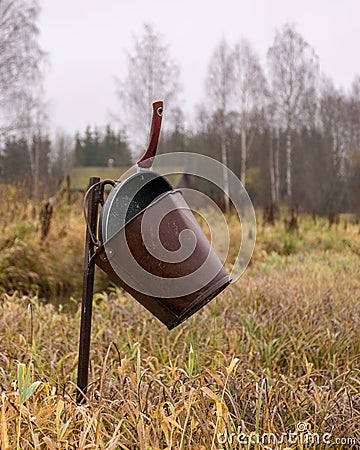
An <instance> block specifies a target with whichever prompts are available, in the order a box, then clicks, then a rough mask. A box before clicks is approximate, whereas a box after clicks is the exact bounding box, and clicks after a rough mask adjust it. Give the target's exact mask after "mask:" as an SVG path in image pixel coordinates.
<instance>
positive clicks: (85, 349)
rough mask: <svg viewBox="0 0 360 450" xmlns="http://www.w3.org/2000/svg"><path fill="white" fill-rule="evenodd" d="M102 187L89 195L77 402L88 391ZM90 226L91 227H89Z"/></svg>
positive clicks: (96, 188) (81, 401) (92, 178)
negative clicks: (95, 244)
mask: <svg viewBox="0 0 360 450" xmlns="http://www.w3.org/2000/svg"><path fill="white" fill-rule="evenodd" d="M99 181H100V178H98V177H91V178H90V180H89V188H90V187H91V186H94V185H95V184H96V183H99ZM101 196H102V187H101V185H100V183H99V184H98V185H97V186H95V187H94V188H93V189H92V190H91V191H90V192H89V195H88V207H87V220H88V223H89V227H86V237H85V257H84V279H83V291H82V307H81V325H80V343H79V358H78V378H77V388H78V391H77V395H76V401H77V403H84V402H85V401H86V391H87V385H88V377H89V355H90V339H91V317H92V299H93V293H94V274H95V263H94V261H93V259H92V256H93V255H94V252H95V248H94V243H93V240H92V238H91V234H90V233H92V235H93V236H96V230H97V220H98V208H99V202H100V201H101ZM89 228H90V229H89Z"/></svg>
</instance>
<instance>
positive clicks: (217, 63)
mask: <svg viewBox="0 0 360 450" xmlns="http://www.w3.org/2000/svg"><path fill="white" fill-rule="evenodd" d="M206 92H207V95H208V102H209V104H208V107H209V110H210V111H211V112H212V113H213V114H215V115H217V116H218V118H219V134H220V155H221V162H222V163H223V165H224V170H223V177H224V194H225V195H224V203H225V205H224V206H225V209H226V210H227V211H228V210H229V206H230V204H229V198H228V194H229V180H228V174H227V171H226V167H227V165H228V155H227V133H226V119H227V116H228V114H229V113H230V111H231V103H232V99H233V93H234V59H233V54H232V51H231V48H230V47H229V45H228V43H227V42H226V40H225V39H222V40H221V42H220V43H219V45H218V46H217V47H216V48H215V50H214V52H213V55H212V57H211V60H210V63H209V68H208V74H207V78H206Z"/></svg>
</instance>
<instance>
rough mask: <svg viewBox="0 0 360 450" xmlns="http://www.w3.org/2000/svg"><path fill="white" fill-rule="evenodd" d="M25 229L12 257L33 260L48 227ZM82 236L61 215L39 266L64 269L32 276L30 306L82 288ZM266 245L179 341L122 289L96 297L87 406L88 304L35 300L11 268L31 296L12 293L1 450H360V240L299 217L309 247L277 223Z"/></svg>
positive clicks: (262, 241) (6, 311)
mask: <svg viewBox="0 0 360 450" xmlns="http://www.w3.org/2000/svg"><path fill="white" fill-rule="evenodd" d="M27 207H28V208H31V205H28V206H27ZM76 208H77V209H76ZM76 208H75V210H76V211H78V210H79V205H77V206H76ZM65 218H66V220H68V221H69V222H70V223H71V227H68V226H67V223H66V222H65ZM29 223H30V222H29V220H28V219H26V220H25V221H19V223H17V224H16V223H15V221H10V220H9V223H7V225H6V227H5V226H4V227H3V230H4V233H3V235H2V238H1V242H2V243H4V242H8V244H7V247H6V246H5V247H4V245H3V244H2V245H3V246H2V248H1V251H2V255H3V254H4V251H5V250H7V251H10V249H11V248H13V247H14V246H15V247H16V245H22V247H21V249H22V250H21V251H22V252H23V256H24V260H27V259H26V258H29V260H30V261H31V258H32V257H33V253H31V251H32V250H31V249H29V246H30V244H31V243H33V244H32V245H34V248H35V249H38V248H40V243H38V242H37V241H36V236H37V235H36V224H35V225H34V229H31V230H30V231H28V232H25V233H22V232H19V227H24V226H25V225H26V224H29ZM28 226H30V225H28ZM61 229H63V234H61V233H59V230H61ZM83 230H84V228H83V223H82V220H81V216H80V213H79V212H77V213H75V212H74V210H73V209H71V210H70V209H69V208H68V207H67V206H65V205H62V206H59V207H58V210H57V211H56V214H55V217H54V220H53V223H52V229H51V233H52V234H51V236H52V238H51V239H49V240H48V242H47V243H46V244H44V245H43V247H42V248H43V258H44V259H43V260H41V261H42V264H48V263H50V262H51V261H53V262H52V264H53V265H54V266H53V268H49V267H48V269H47V271H45V272H42V271H41V270H40V269H41V267H38V268H37V269H36V271H37V272H36V273H37V278H36V283H35V284H36V286H35V289H34V292H35V291H36V289H41V288H42V286H46V285H47V284H49V285H50V286H51V283H52V281H51V277H50V275H51V276H52V277H54V283H58V282H59V280H60V279H61V278H63V283H64V284H66V285H68V286H69V287H70V286H76V284H72V283H74V281H72V278H71V277H75V278H76V276H77V275H76V274H77V271H76V270H73V273H72V274H71V273H70V272H71V271H70V270H69V271H67V270H68V269H67V268H66V267H65V265H66V264H72V267H73V268H74V267H77V265H78V264H81V259H82V239H83ZM258 232H259V235H258V242H257V247H256V251H255V254H254V258H253V261H252V263H251V265H250V267H249V268H248V270H247V272H246V273H245V275H244V277H243V278H242V279H241V280H240V282H239V283H238V284H237V285H235V286H231V287H230V288H228V289H227V290H226V291H225V292H224V293H222V294H221V295H220V296H219V297H218V298H217V299H215V300H214V301H213V302H211V303H210V304H209V305H208V306H207V307H206V308H203V310H201V311H200V312H199V313H198V314H196V315H195V316H194V317H192V318H190V319H189V320H188V321H187V322H186V323H184V324H183V325H181V326H179V327H178V328H176V329H174V330H172V331H171V332H168V331H167V330H166V329H165V327H163V326H162V325H159V323H158V322H157V321H156V319H154V318H153V317H152V316H151V315H150V314H149V313H148V312H147V311H146V310H145V309H143V308H142V307H141V306H140V305H138V304H137V303H136V302H135V301H134V300H133V299H131V297H130V296H128V295H127V294H126V293H125V292H123V291H122V290H118V289H116V288H110V289H107V290H106V291H102V292H99V293H98V294H97V295H96V296H95V297H94V315H93V329H92V347H91V367H90V386H89V390H88V394H87V399H88V401H87V404H86V405H82V406H79V405H77V404H76V402H75V396H76V386H75V383H76V365H77V350H78V338H79V323H80V311H79V303H80V300H79V296H78V293H77V294H75V295H74V296H73V298H72V299H69V297H70V295H68V293H67V294H66V295H65V294H62V293H61V289H60V288H59V289H60V290H58V291H56V292H55V293H54V294H52V293H51V289H50V291H48V292H47V291H46V290H45V292H47V295H48V298H47V299H48V300H49V299H50V300H51V296H52V295H55V296H56V298H57V302H56V304H55V305H54V304H51V303H48V302H44V301H42V300H39V298H38V297H37V296H36V295H33V294H31V293H27V294H26V293H25V290H26V279H27V278H26V276H25V274H22V273H21V272H22V271H21V270H20V269H23V270H24V267H22V266H21V264H18V265H17V266H16V264H13V266H12V270H13V271H14V273H16V270H17V271H18V272H19V274H18V275H17V276H18V277H20V279H23V280H25V281H24V284H23V286H22V289H21V291H22V292H20V290H19V291H12V289H13V287H9V289H5V288H4V286H3V285H2V294H1V300H0V391H1V401H0V448H1V449H2V450H6V449H8V450H9V449H16V448H19V449H33V448H37V449H51V450H53V449H141V450H150V449H152V450H155V449H164V450H165V449H176V450H177V449H185V450H188V449H194V450H195V449H203V450H215V449H255V448H256V449H266V448H267V449H285V448H292V449H295V448H297V449H323V448H324V449H325V448H330V447H331V448H336V449H341V448H344V449H345V448H359V445H360V429H359V423H360V394H359V392H360V369H359V359H360V337H359V336H360V269H359V267H360V266H359V256H360V252H359V249H360V234H359V226H358V225H356V224H355V223H354V224H351V223H349V224H348V226H347V229H346V230H345V229H344V227H343V225H342V224H340V225H339V226H338V227H337V228H332V229H331V230H329V229H328V225H327V223H326V221H325V220H322V219H319V220H318V221H317V224H313V223H312V221H311V219H310V218H309V217H302V218H301V220H300V229H299V233H286V232H285V231H284V226H283V223H282V222H280V221H279V222H278V223H277V224H276V226H275V227H263V226H259V228H258ZM14 233H15V234H16V233H18V234H17V235H16V236H15V237H14ZM234 234H235V235H236V231H234ZM5 236H6V239H5ZM7 239H10V241H7ZM16 239H17V241H16ZM11 242H12V243H11ZM17 242H18V243H19V244H17ZM50 243H51V245H50ZM4 249H5V250H4ZM60 250H63V251H60ZM34 251H35V250H34ZM27 252H30V253H29V256H26V255H28V254H27ZM5 253H6V251H5ZM77 253H80V256H77ZM6 254H7V253H6ZM2 255H1V254H0V264H1V263H2V261H3V256H2ZM55 255H58V258H57V259H58V261H54V257H55ZM59 255H62V256H61V257H60V256H59ZM25 256H26V258H25ZM62 258H67V259H62ZM71 258H74V260H72V259H71ZM76 258H77V259H76ZM7 261H9V260H7ZM61 264H63V266H64V268H63V272H61V271H60V267H61ZM3 267H5V266H3ZM26 267H27V266H26ZM50 269H51V270H50ZM56 271H57V272H59V271H60V273H59V274H58V273H55V272H56ZM79 272H80V273H81V268H80V269H79ZM44 273H45V275H46V276H47V277H48V278H46V277H45V278H46V279H47V282H46V283H47V284H46V283H45V284H43V280H42V277H43V276H44V275H43V274H44ZM21 276H22V277H23V278H21ZM67 277H70V278H69V280H67ZM30 287H31V286H30ZM63 292H65V290H64V291H63ZM66 292H68V291H66ZM33 383H37V384H35V385H34V384H33ZM289 433H292V434H289ZM281 439H282V441H281ZM356 442H357V443H356Z"/></svg>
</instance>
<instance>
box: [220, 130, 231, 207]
mask: <svg viewBox="0 0 360 450" xmlns="http://www.w3.org/2000/svg"><path fill="white" fill-rule="evenodd" d="M221 162H222V163H223V179H224V208H225V211H226V212H229V210H230V202H229V176H228V172H227V148H226V131H225V125H222V127H221Z"/></svg>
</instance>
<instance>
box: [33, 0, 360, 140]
mask: <svg viewBox="0 0 360 450" xmlns="http://www.w3.org/2000/svg"><path fill="white" fill-rule="evenodd" d="M41 4H42V13H41V16H40V31H41V36H40V39H41V45H42V47H43V49H44V50H46V51H47V52H48V53H49V57H50V67H49V69H48V71H47V75H46V96H47V99H48V100H49V102H50V116H51V119H52V126H53V127H61V128H63V129H65V130H67V131H68V132H70V133H73V132H74V131H76V130H80V131H82V130H84V129H85V127H86V125H87V124H90V125H92V126H94V125H96V126H103V125H105V124H106V123H108V122H109V110H113V111H115V110H116V108H117V102H116V98H115V83H114V77H115V76H117V77H119V78H123V77H124V76H125V74H126V70H127V68H126V58H125V50H131V49H132V46H133V36H134V35H139V34H140V33H141V31H142V26H143V24H144V22H147V23H151V24H152V25H153V26H154V28H155V30H156V31H158V32H160V33H162V34H163V35H164V41H165V42H166V43H167V44H168V45H169V47H170V52H171V55H172V57H173V59H175V60H176V61H177V62H178V64H179V66H180V68H181V82H182V86H183V92H182V98H183V101H184V106H185V107H184V110H185V112H188V113H190V114H192V111H193V109H194V108H193V107H194V105H196V104H197V103H199V102H200V101H201V99H202V97H203V95H204V88H203V85H204V78H205V76H206V71H207V65H208V62H209V59H210V57H211V54H212V51H213V49H214V47H215V45H216V44H217V43H218V42H219V41H220V39H221V38H222V37H225V38H226V39H227V40H228V42H229V44H233V43H235V42H236V41H237V40H238V39H239V38H240V37H246V38H247V39H248V40H250V42H251V43H252V44H253V46H254V48H255V50H257V52H258V53H259V56H260V57H261V61H262V62H263V63H265V56H266V51H267V49H268V47H269V46H270V45H271V44H272V41H273V37H274V32H275V29H276V28H280V27H281V26H282V25H283V24H284V23H285V22H289V21H290V22H293V23H295V24H296V26H297V30H298V31H299V32H300V33H301V34H302V36H303V37H304V38H305V39H306V40H307V42H308V43H309V44H311V45H312V46H313V48H314V49H315V51H316V52H317V54H318V56H319V57H320V65H321V70H322V71H323V72H325V73H326V74H327V75H328V76H330V77H331V78H332V79H333V80H334V82H335V85H336V86H338V87H339V86H343V87H344V88H345V89H348V88H349V87H350V85H351V82H352V80H353V79H354V77H355V75H356V74H360V57H359V44H360V24H359V21H360V1H359V0H301V1H292V0H268V1H266V0H248V1H243V0H221V1H213V0H181V1H180V0H178V1H175V0H102V1H99V0H61V1H56V0H42V2H41Z"/></svg>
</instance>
